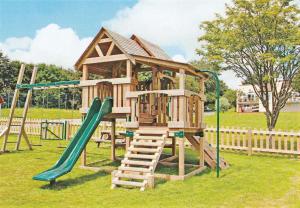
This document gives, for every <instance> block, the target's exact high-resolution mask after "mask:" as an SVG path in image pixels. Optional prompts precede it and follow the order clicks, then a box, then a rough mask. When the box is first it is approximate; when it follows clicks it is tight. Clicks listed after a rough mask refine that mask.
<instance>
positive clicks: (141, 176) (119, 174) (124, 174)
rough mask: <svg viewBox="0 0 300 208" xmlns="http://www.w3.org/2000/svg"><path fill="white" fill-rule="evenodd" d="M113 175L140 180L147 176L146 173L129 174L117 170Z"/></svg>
mask: <svg viewBox="0 0 300 208" xmlns="http://www.w3.org/2000/svg"><path fill="white" fill-rule="evenodd" d="M115 177H118V178H131V179H140V180H146V179H147V178H148V177H147V176H146V175H137V174H129V173H121V172H117V173H116V175H115Z"/></svg>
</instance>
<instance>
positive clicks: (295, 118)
mask: <svg viewBox="0 0 300 208" xmlns="http://www.w3.org/2000/svg"><path fill="white" fill-rule="evenodd" d="M215 120H216V118H215V115H210V116H206V117H205V122H206V124H207V125H208V126H211V125H213V126H215V123H216V121H215ZM299 121H300V112H281V113H280V115H279V118H278V121H277V125H276V129H277V130H279V129H281V130H296V131H299V130H300V122H299ZM220 122H221V126H223V127H227V126H228V127H241V128H243V127H245V128H252V129H253V128H256V129H266V128H267V121H266V118H265V115H264V113H236V112H232V111H231V112H225V113H220Z"/></svg>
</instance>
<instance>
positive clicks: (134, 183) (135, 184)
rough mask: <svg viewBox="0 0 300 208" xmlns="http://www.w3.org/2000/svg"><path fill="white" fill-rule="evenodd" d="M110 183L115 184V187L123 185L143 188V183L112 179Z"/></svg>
mask: <svg viewBox="0 0 300 208" xmlns="http://www.w3.org/2000/svg"><path fill="white" fill-rule="evenodd" d="M112 183H113V184H116V185H125V186H137V187H143V186H145V183H144V182H136V181H123V180H118V179H114V180H113V181H112Z"/></svg>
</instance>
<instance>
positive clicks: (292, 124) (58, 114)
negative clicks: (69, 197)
mask: <svg viewBox="0 0 300 208" xmlns="http://www.w3.org/2000/svg"><path fill="white" fill-rule="evenodd" d="M16 112H17V115H19V116H20V115H21V114H22V109H17V111H16ZM8 114H9V110H8V109H3V110H2V114H1V116H3V117H5V116H8ZM80 117H81V114H80V113H79V111H78V110H74V111H73V110H63V109H41V108H30V109H29V112H28V118H43V119H72V118H80ZM220 121H221V126H223V127H227V126H228V127H241V128H243V127H245V128H257V129H260V128H262V129H266V128H267V125H266V119H265V115H264V114H263V113H236V112H232V111H231V112H230V111H229V112H225V113H221V120H220ZM299 121H300V112H291V113H287V112H282V113H280V116H279V119H278V123H277V126H276V129H277V130H278V129H281V130H298V131H299V129H300V122H299ZM205 123H206V124H207V126H215V124H216V116H215V115H208V116H205Z"/></svg>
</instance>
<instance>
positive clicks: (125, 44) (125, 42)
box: [105, 29, 149, 57]
mask: <svg viewBox="0 0 300 208" xmlns="http://www.w3.org/2000/svg"><path fill="white" fill-rule="evenodd" d="M105 30H106V31H107V32H108V33H109V34H110V35H111V36H112V38H113V39H114V40H115V41H116V42H117V43H118V44H119V45H120V47H121V48H122V49H123V50H125V51H126V53H128V54H130V55H137V56H146V57H149V54H148V53H147V52H146V51H145V50H144V49H143V48H142V47H141V46H140V45H139V44H138V43H137V42H136V41H134V40H132V39H129V38H125V37H124V36H122V35H120V34H118V33H116V32H113V31H110V30H108V29H105Z"/></svg>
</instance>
